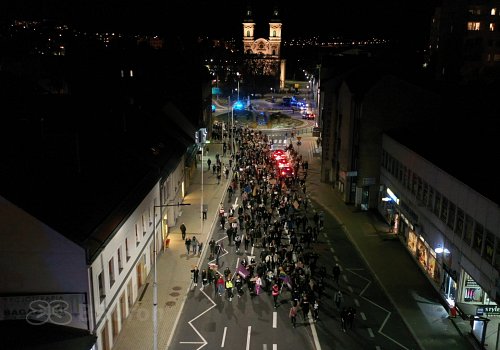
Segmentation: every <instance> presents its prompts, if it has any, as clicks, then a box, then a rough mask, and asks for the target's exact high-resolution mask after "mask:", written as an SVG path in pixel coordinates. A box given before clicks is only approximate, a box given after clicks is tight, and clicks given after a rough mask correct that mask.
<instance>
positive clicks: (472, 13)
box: [469, 8, 481, 15]
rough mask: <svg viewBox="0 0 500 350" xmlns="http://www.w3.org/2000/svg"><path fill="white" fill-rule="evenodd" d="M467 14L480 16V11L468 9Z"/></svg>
mask: <svg viewBox="0 0 500 350" xmlns="http://www.w3.org/2000/svg"><path fill="white" fill-rule="evenodd" d="M469 13H470V14H471V15H480V14H481V9H478V8H470V9H469Z"/></svg>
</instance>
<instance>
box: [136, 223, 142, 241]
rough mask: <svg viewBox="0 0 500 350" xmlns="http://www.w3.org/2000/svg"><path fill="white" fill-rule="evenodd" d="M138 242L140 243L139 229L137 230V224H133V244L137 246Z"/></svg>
mask: <svg viewBox="0 0 500 350" xmlns="http://www.w3.org/2000/svg"><path fill="white" fill-rule="evenodd" d="M139 243H141V239H140V236H139V230H138V227H137V224H135V245H136V246H138V245H139Z"/></svg>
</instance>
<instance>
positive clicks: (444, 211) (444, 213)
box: [439, 196, 448, 224]
mask: <svg viewBox="0 0 500 350" xmlns="http://www.w3.org/2000/svg"><path fill="white" fill-rule="evenodd" d="M439 218H440V219H441V221H442V222H444V223H445V224H446V223H447V222H448V198H446V197H445V196H443V197H442V198H441V215H440V216H439Z"/></svg>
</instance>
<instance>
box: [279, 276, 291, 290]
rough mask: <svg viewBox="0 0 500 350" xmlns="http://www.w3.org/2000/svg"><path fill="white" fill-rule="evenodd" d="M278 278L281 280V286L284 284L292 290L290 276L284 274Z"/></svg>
mask: <svg viewBox="0 0 500 350" xmlns="http://www.w3.org/2000/svg"><path fill="white" fill-rule="evenodd" d="M279 278H280V279H281V280H283V284H286V285H287V286H288V288H289V289H292V281H291V280H290V276H288V275H286V274H285V275H283V274H280V276H279Z"/></svg>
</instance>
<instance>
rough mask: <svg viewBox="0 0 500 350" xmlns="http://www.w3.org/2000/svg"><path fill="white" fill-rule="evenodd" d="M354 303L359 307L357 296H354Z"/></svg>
mask: <svg viewBox="0 0 500 350" xmlns="http://www.w3.org/2000/svg"><path fill="white" fill-rule="evenodd" d="M354 304H356V307H357V308H359V300H358V298H354Z"/></svg>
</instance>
